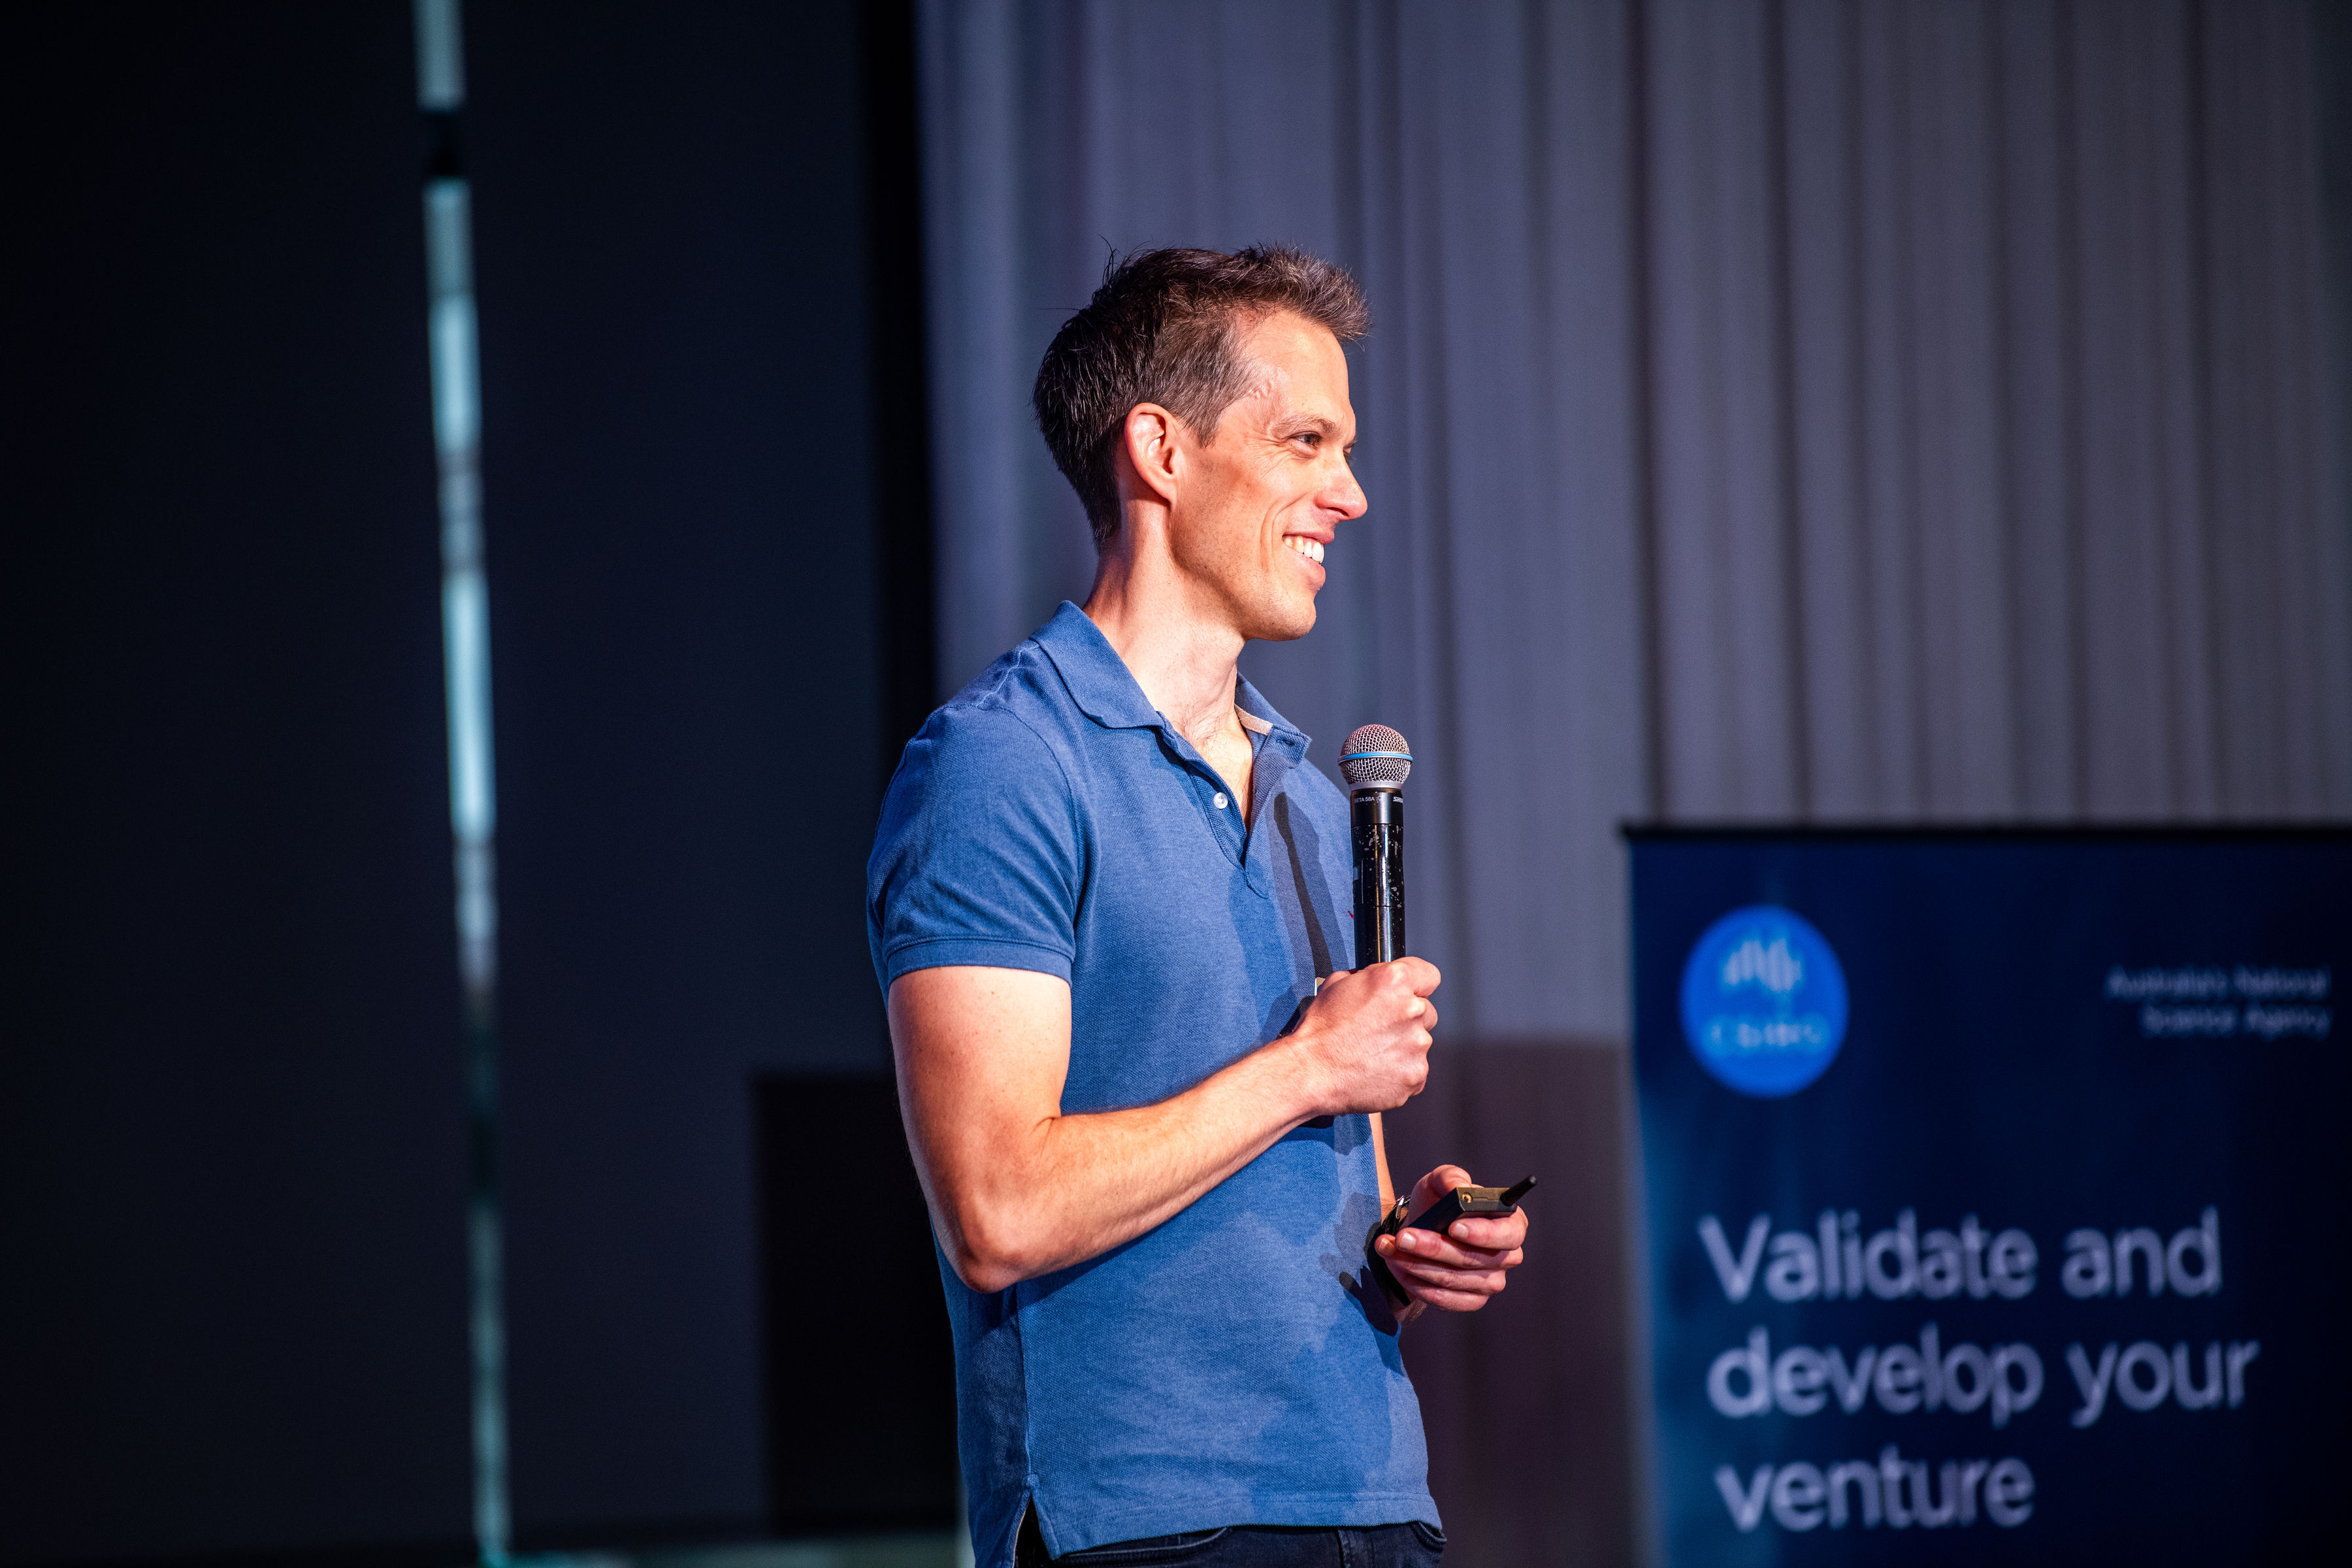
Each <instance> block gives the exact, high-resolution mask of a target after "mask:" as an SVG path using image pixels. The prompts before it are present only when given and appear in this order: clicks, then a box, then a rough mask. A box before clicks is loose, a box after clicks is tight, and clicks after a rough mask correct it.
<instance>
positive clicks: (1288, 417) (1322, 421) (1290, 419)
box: [1275, 411, 1339, 436]
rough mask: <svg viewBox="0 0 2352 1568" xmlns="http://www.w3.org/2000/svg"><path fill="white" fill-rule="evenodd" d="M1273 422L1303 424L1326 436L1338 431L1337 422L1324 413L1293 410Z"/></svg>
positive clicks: (1335, 433) (1336, 433) (1289, 424)
mask: <svg viewBox="0 0 2352 1568" xmlns="http://www.w3.org/2000/svg"><path fill="white" fill-rule="evenodd" d="M1275 423H1276V424H1278V425H1286V426H1300V425H1305V426H1309V427H1310V428H1312V429H1314V430H1316V431H1318V432H1319V433H1321V434H1323V435H1326V436H1337V435H1338V434H1339V421H1338V420H1336V419H1334V418H1332V417H1331V416H1328V415H1326V414H1301V413H1297V412H1296V411H1293V412H1291V413H1287V414H1285V415H1284V416H1282V417H1281V418H1280V419H1278V420H1276V422H1275Z"/></svg>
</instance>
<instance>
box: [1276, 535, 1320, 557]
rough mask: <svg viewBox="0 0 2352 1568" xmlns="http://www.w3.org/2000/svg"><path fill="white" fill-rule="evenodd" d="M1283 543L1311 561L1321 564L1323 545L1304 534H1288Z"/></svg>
mask: <svg viewBox="0 0 2352 1568" xmlns="http://www.w3.org/2000/svg"><path fill="white" fill-rule="evenodd" d="M1283 542H1285V543H1286V544H1288V545H1289V546H1290V548H1292V549H1293V550H1296V551H1297V552H1298V553H1300V554H1301V555H1304V556H1305V557H1307V559H1308V560H1309V561H1314V562H1320V561H1321V560H1322V559H1323V546H1322V545H1321V543H1319V542H1317V541H1315V540H1312V539H1309V538H1307V536H1306V535H1305V534H1303V533H1292V534H1286V535H1284V538H1283Z"/></svg>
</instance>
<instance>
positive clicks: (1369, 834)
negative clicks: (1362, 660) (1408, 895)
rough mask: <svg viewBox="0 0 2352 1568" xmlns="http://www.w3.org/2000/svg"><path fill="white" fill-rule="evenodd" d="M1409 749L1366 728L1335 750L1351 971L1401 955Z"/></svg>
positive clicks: (1380, 727)
mask: <svg viewBox="0 0 2352 1568" xmlns="http://www.w3.org/2000/svg"><path fill="white" fill-rule="evenodd" d="M1408 773H1412V747H1410V746H1408V745H1406V744H1405V743H1404V737H1403V736H1402V735H1400V734H1398V733H1397V732H1396V731H1394V730H1391V729H1390V728H1389V727H1388V726H1387V725H1385V724H1367V725H1365V726H1363V728H1361V729H1360V730H1358V731H1356V732H1355V733H1354V734H1352V735H1350V736H1349V737H1348V743H1347V745H1345V746H1344V747H1342V748H1341V749H1340V752H1339V774H1340V776H1341V777H1342V778H1345V779H1346V780H1347V781H1348V817H1349V828H1350V832H1349V837H1350V839H1351V840H1352V841H1353V843H1354V847H1355V852H1356V967H1357V968H1359V969H1361V968H1363V967H1364V966H1365V965H1367V964H1372V963H1387V962H1388V961H1389V960H1390V959H1392V958H1402V956H1404V951H1405V949H1404V781H1405V775H1406V774H1408Z"/></svg>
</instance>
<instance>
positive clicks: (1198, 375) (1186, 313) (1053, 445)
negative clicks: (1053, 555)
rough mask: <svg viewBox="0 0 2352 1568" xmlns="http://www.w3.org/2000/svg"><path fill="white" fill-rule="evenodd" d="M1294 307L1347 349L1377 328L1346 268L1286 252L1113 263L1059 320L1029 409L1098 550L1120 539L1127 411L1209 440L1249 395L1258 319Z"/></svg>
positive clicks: (1153, 256) (1147, 255)
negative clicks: (1169, 420) (1157, 411)
mask: <svg viewBox="0 0 2352 1568" xmlns="http://www.w3.org/2000/svg"><path fill="white" fill-rule="evenodd" d="M1277 310H1289V311H1292V312H1293V313H1295V314H1297V315H1300V316H1304V317H1305V318H1306V319H1307V320H1308V321H1313V322H1314V323H1315V324H1316V325H1318V326H1319V327H1321V328H1323V329H1324V330H1325V331H1328V332H1329V333H1330V334H1331V335H1332V336H1333V337H1335V338H1337V339H1339V342H1343V343H1346V342H1354V341H1355V340H1356V339H1358V338H1360V337H1362V336H1363V335H1364V333H1365V332H1366V331H1368V330H1369V329H1370V326H1371V312H1370V310H1369V309H1368V308H1367V307H1366V306H1365V304H1364V291H1363V289H1361V288H1360V287H1359V286H1358V284H1357V282H1356V280H1355V279H1353V278H1350V277H1349V276H1348V274H1347V272H1346V271H1344V270H1343V269H1342V268H1338V267H1335V266H1333V265H1332V264H1331V263H1330V262H1328V261H1326V260H1324V259H1323V258H1320V257H1317V256H1309V255H1308V254H1307V252H1305V251H1303V250H1299V249H1297V248H1295V247H1291V246H1286V245H1254V246H1252V247H1249V248H1248V249H1246V250H1236V251H1234V253H1233V254H1232V255H1230V256H1228V255H1225V254H1224V253H1223V252H1222V251H1215V250H1136V251H1130V252H1129V254H1128V255H1126V256H1124V257H1113V258H1111V260H1110V262H1109V264H1108V266H1106V267H1105V268H1103V280H1102V287H1101V288H1099V289H1096V290H1095V297H1094V298H1093V300H1089V301H1088V302H1087V307H1086V309H1085V310H1080V311H1079V312H1078V313H1077V314H1076V315H1075V316H1072V317H1071V318H1070V319H1069V320H1068V321H1065V322H1063V323H1062V330H1061V331H1058V332H1056V333H1055V334H1054V342H1053V346H1052V347H1050V348H1048V349H1047V350H1046V351H1045V361H1044V363H1041V364H1039V365H1038V367H1037V385H1036V389H1035V391H1034V394H1033V395H1032V398H1031V401H1032V403H1033V404H1034V406H1035V408H1036V410H1037V428H1038V429H1039V430H1041V431H1043V432H1044V433H1045V445H1046V447H1047V448H1048V449H1050V450H1051V451H1052V452H1053V454H1054V463H1055V467H1057V468H1060V469H1061V470H1062V477H1063V478H1064V479H1067V480H1069V481H1070V488H1071V489H1074V490H1076V491H1077V492H1078V500H1079V501H1080V502H1081V503H1082V504H1083V505H1084V506H1085V507H1086V509H1087V524H1088V525H1089V526H1090V527H1091V528H1092V529H1093V530H1094V536H1095V545H1096V547H1097V549H1099V548H1101V547H1102V546H1103V545H1105V544H1107V543H1108V542H1110V541H1111V539H1112V538H1114V537H1115V536H1116V535H1117V534H1118V524H1119V510H1118V479H1116V477H1115V475H1116V473H1117V468H1116V466H1115V464H1114V461H1113V453H1114V451H1115V450H1116V446H1117V442H1118V437H1119V434H1120V432H1121V431H1122V430H1123V429H1124V428H1125V426H1126V424H1127V416H1128V412H1129V410H1130V409H1132V408H1133V407H1134V406H1135V405H1137V404H1139V403H1157V404H1159V405H1161V406H1162V407H1164V408H1166V409H1167V410H1168V411H1169V412H1170V413H1171V414H1173V415H1175V416H1177V417H1178V418H1180V419H1181V420H1183V421H1184V423H1185V424H1187V425H1189V426H1192V430H1193V432H1194V433H1195V434H1196V435H1198V436H1199V437H1201V439H1202V441H1204V442H1205V441H1207V440H1209V439H1210V438H1211V437H1213V434H1214V433H1215V430H1216V427H1217V421H1218V420H1219V419H1221V418H1223V416H1224V412H1225V410H1226V409H1227V408H1229V407H1231V406H1232V405H1233V404H1234V401H1235V400H1236V399H1238V398H1239V397H1240V396H1241V395H1242V394H1243V393H1244V392H1245V391H1247V390H1248V387H1247V384H1246V377H1247V374H1248V372H1249V366H1248V365H1247V364H1245V363H1243V361H1242V360H1241V358H1240V356H1239V355H1238V354H1237V353H1235V352H1234V345H1235V343H1236V342H1238V341H1239V339H1240V336H1241V329H1242V327H1243V325H1244V322H1245V321H1247V320H1248V319H1249V318H1252V317H1256V316H1262V315H1266V314H1270V313H1272V312H1274V311H1277Z"/></svg>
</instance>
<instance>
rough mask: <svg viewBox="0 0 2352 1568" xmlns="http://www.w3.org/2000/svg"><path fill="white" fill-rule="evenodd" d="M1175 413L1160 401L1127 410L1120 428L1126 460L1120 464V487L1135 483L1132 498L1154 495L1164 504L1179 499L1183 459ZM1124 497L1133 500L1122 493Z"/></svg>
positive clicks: (1138, 498)
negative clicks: (1177, 491) (1177, 495)
mask: <svg viewBox="0 0 2352 1568" xmlns="http://www.w3.org/2000/svg"><path fill="white" fill-rule="evenodd" d="M1176 431H1177V421H1176V416H1174V415H1173V414H1171V413H1170V412H1169V411H1168V410H1167V409H1165V408H1162V407H1161V406H1160V405H1158V404H1157V403H1139V404H1137V405H1135V406H1134V407H1132V408H1130V409H1129V410H1128V411H1127V419H1126V421H1125V422H1124V423H1123V424H1122V425H1121V426H1120V427H1119V448H1120V450H1121V451H1122V452H1124V453H1125V454H1126V457H1127V461H1126V462H1125V463H1123V464H1121V465H1120V473H1119V476H1118V477H1119V488H1120V489H1121V490H1125V489H1127V487H1128V486H1129V485H1130V484H1131V485H1133V486H1135V487H1136V488H1135V490H1134V492H1133V496H1132V499H1135V500H1141V499H1143V498H1145V497H1155V498H1157V499H1158V500H1160V501H1161V502H1163V503H1168V502H1173V501H1174V500H1175V499H1176V489H1177V485H1178V483H1179V482H1180V480H1181V478H1182V476H1183V469H1184V459H1183V457H1182V455H1181V453H1180V452H1179V450H1178V447H1179V443H1178V441H1177V439H1176ZM1119 499H1120V500H1129V499H1130V497H1129V496H1127V495H1122V496H1121V497H1120V498H1119Z"/></svg>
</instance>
